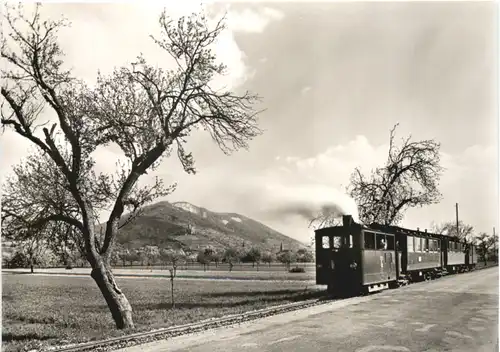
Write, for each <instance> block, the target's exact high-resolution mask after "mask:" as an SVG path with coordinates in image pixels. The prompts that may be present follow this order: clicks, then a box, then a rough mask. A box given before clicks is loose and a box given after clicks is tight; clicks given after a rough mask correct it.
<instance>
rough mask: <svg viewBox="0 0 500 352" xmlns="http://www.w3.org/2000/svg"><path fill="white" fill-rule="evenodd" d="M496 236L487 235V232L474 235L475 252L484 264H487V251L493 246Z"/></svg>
mask: <svg viewBox="0 0 500 352" xmlns="http://www.w3.org/2000/svg"><path fill="white" fill-rule="evenodd" d="M497 241H498V238H497V236H496V235H494V236H493V235H491V236H489V235H488V234H486V233H484V232H482V233H480V234H479V236H477V237H476V244H477V247H478V248H477V252H478V255H479V256H480V257H481V258H482V259H483V261H484V265H486V264H488V252H489V251H490V249H491V248H492V247H494V246H495V244H496V242H497Z"/></svg>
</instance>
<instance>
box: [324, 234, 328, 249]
mask: <svg viewBox="0 0 500 352" xmlns="http://www.w3.org/2000/svg"><path fill="white" fill-rule="evenodd" d="M323 248H324V249H329V248H330V237H328V236H323Z"/></svg>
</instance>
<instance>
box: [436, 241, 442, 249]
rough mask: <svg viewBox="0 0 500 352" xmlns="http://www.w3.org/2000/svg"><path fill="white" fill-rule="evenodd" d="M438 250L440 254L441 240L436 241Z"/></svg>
mask: <svg viewBox="0 0 500 352" xmlns="http://www.w3.org/2000/svg"><path fill="white" fill-rule="evenodd" d="M436 249H437V251H438V252H439V251H440V250H441V240H436Z"/></svg>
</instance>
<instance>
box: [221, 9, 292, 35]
mask: <svg viewBox="0 0 500 352" xmlns="http://www.w3.org/2000/svg"><path fill="white" fill-rule="evenodd" d="M226 9H228V15H227V18H228V27H229V28H230V29H231V30H233V31H242V32H250V33H262V31H264V29H265V28H266V27H267V26H268V25H269V23H271V21H279V20H281V19H282V18H283V17H284V15H283V13H281V12H279V11H278V10H275V9H271V8H268V7H265V8H262V9H258V10H253V9H249V8H246V9H244V10H242V11H237V10H232V9H230V6H229V5H228V6H227V7H226Z"/></svg>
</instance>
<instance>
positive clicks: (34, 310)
mask: <svg viewBox="0 0 500 352" xmlns="http://www.w3.org/2000/svg"><path fill="white" fill-rule="evenodd" d="M117 282H118V284H119V285H120V287H121V288H122V289H123V291H124V292H125V294H126V295H127V297H128V298H129V301H130V303H131V304H132V308H133V310H134V320H135V323H136V328H137V330H138V331H141V330H149V329H154V328H159V327H166V326H172V325H181V324H185V323H189V322H195V321H199V320H203V319H207V318H211V317H220V316H223V315H228V314H236V313H241V312H245V311H249V310H254V309H259V308H264V307H267V306H271V305H277V304H283V303H289V302H294V301H298V300H303V299H308V298H314V297H318V296H320V295H322V294H323V292H321V291H318V290H317V289H316V288H315V287H314V286H309V287H308V286H307V283H305V282H262V281H261V282H242V281H201V280H200V281H196V280H194V281H186V280H184V281H182V280H179V281H178V282H176V286H175V295H176V308H175V309H171V301H170V282H169V280H163V279H148V278H139V279H126V278H117ZM124 333H125V332H119V331H116V330H114V329H113V322H112V319H111V316H110V313H109V311H108V308H107V306H106V304H105V302H104V299H103V298H102V296H101V293H100V292H99V290H98V289H97V287H96V285H95V283H94V282H93V281H92V279H90V278H88V277H61V276H33V275H29V274H5V273H4V274H2V351H21V350H23V348H27V347H30V348H38V347H39V346H47V345H55V344H67V343H72V342H84V341H91V340H96V339H102V338H106V337H110V336H118V335H120V334H124ZM40 344H41V345H40Z"/></svg>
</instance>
